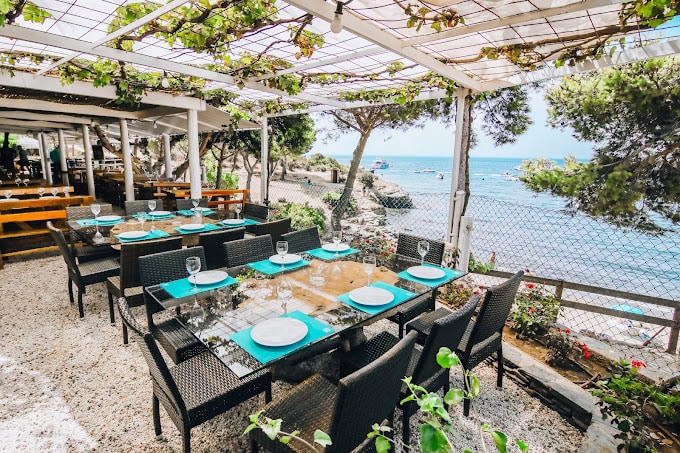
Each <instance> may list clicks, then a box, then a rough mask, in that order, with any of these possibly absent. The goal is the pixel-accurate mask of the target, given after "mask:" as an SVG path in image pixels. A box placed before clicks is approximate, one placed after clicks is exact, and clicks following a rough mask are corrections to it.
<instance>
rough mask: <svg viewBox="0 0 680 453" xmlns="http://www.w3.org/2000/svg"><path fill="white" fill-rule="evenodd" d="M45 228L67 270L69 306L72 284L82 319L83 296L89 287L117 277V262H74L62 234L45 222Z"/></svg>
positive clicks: (98, 260) (101, 259)
mask: <svg viewBox="0 0 680 453" xmlns="http://www.w3.org/2000/svg"><path fill="white" fill-rule="evenodd" d="M47 228H48V229H49V230H50V233H51V234H52V238H53V239H54V242H56V243H57V246H58V247H59V251H60V252H61V256H62V257H63V258H64V261H65V262H66V268H67V270H68V297H69V301H70V302H71V304H73V303H74V301H73V283H75V284H76V287H77V288H78V314H79V315H80V317H81V318H82V317H83V316H85V312H84V309H83V294H85V290H86V288H87V287H88V286H89V285H93V284H95V283H103V282H105V281H106V279H107V278H109V277H112V276H114V275H117V274H118V273H119V272H120V267H119V265H118V260H117V259H116V258H113V257H108V258H100V259H93V260H88V261H85V262H83V263H81V262H79V261H76V258H75V256H74V255H73V252H72V251H71V248H70V247H69V246H68V244H67V243H66V238H65V237H64V233H63V232H62V231H61V230H60V229H59V228H55V226H54V225H53V224H52V222H49V221H48V222H47Z"/></svg>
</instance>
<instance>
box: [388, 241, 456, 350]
mask: <svg viewBox="0 0 680 453" xmlns="http://www.w3.org/2000/svg"><path fill="white" fill-rule="evenodd" d="M419 241H427V242H429V243H430V250H429V251H428V252H427V255H425V262H426V263H430V264H435V265H437V266H439V265H440V264H441V263H442V258H443V257H444V243H443V242H440V241H432V240H430V239H426V238H422V237H418V236H412V235H410V234H403V233H400V234H399V236H398V238H397V250H396V263H397V266H398V267H400V268H404V267H408V266H416V265H418V264H420V255H419V254H418V242H419ZM435 298H436V291H432V292H430V293H429V296H428V297H419V298H418V299H416V300H413V301H411V302H409V303H408V304H405V305H404V306H403V307H401V308H400V309H399V311H398V312H396V313H395V314H394V315H392V316H390V317H389V318H388V319H389V320H390V321H392V322H394V323H396V324H397V325H398V326H399V338H401V337H402V336H403V335H404V325H405V324H406V323H407V322H409V321H411V320H413V319H415V318H417V317H418V316H420V315H421V314H423V313H425V312H426V311H430V310H434V301H435Z"/></svg>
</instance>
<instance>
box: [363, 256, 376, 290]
mask: <svg viewBox="0 0 680 453" xmlns="http://www.w3.org/2000/svg"><path fill="white" fill-rule="evenodd" d="M374 271H375V255H368V256H365V257H364V272H366V275H367V276H368V285H367V286H370V284H371V274H372V273H373V272H374Z"/></svg>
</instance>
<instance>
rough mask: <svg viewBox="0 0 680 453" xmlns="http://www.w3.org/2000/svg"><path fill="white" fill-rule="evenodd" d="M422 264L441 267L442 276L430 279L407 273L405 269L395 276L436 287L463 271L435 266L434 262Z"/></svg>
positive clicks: (458, 275) (456, 276)
mask: <svg viewBox="0 0 680 453" xmlns="http://www.w3.org/2000/svg"><path fill="white" fill-rule="evenodd" d="M423 266H427V267H436V268H437V269H441V270H443V271H444V276H443V277H442V278H438V279H436V280H431V279H425V278H418V277H414V276H413V275H411V274H409V273H408V272H406V271H401V272H399V273H398V274H397V277H399V278H404V279H406V280H411V281H412V282H416V283H420V284H421V285H425V286H429V287H430V288H436V287H437V286H441V285H443V284H444V283H447V282H449V281H450V280H453V279H454V278H458V277H460V276H461V275H463V273H462V272H461V271H457V270H453V269H447V268H445V267H439V266H435V265H434V264H428V263H425V264H424V265H423Z"/></svg>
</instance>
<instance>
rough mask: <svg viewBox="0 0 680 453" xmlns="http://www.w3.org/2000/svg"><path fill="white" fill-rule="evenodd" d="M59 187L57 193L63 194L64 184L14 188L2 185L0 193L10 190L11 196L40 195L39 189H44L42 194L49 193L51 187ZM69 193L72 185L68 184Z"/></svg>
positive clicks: (71, 191) (71, 190)
mask: <svg viewBox="0 0 680 453" xmlns="http://www.w3.org/2000/svg"><path fill="white" fill-rule="evenodd" d="M55 187H56V188H57V189H59V195H62V196H63V194H64V186H33V187H17V188H15V189H13V188H11V187H3V188H2V189H1V192H0V195H4V194H5V191H7V190H11V191H12V197H17V196H22V195H40V192H38V190H39V189H44V194H45V195H51V192H52V189H53V188H55ZM68 191H69V193H73V186H69V188H68Z"/></svg>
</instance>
